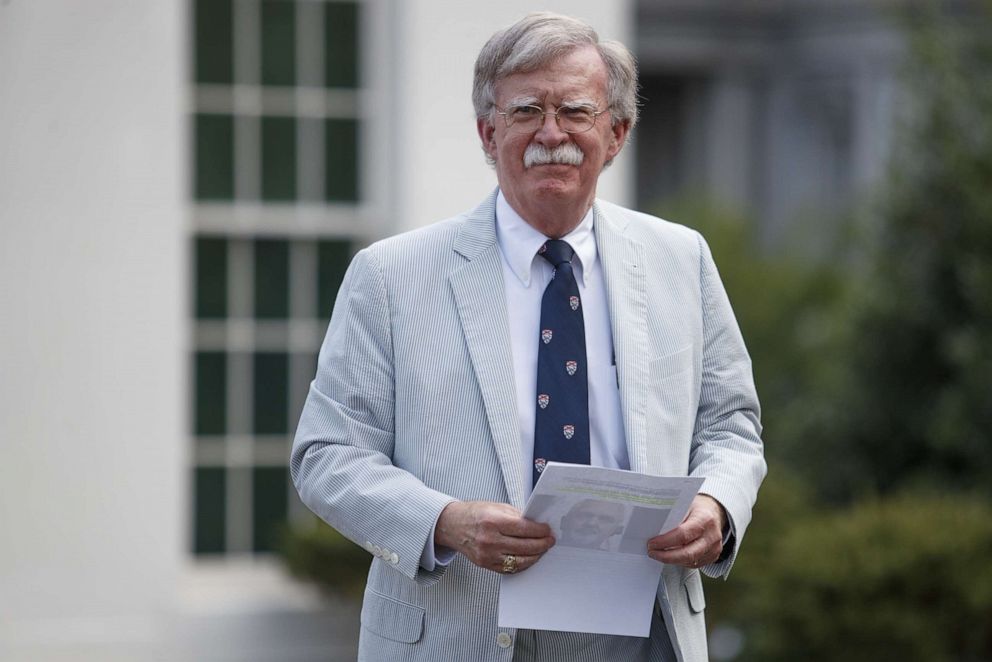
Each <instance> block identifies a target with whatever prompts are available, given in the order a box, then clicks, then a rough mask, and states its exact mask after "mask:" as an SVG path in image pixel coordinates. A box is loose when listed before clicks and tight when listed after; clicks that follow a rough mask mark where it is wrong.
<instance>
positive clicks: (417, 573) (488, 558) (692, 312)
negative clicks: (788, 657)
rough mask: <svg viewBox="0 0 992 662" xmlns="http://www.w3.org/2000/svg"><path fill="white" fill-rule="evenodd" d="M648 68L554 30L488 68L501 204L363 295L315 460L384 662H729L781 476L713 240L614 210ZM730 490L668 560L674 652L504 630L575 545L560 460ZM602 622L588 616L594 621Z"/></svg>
mask: <svg viewBox="0 0 992 662" xmlns="http://www.w3.org/2000/svg"><path fill="white" fill-rule="evenodd" d="M636 88H637V77H636V71H635V66H634V61H633V58H632V57H631V55H630V53H629V52H628V51H627V50H626V49H625V48H624V47H623V46H622V45H620V44H617V43H613V42H601V41H599V38H598V36H597V35H596V33H595V31H593V30H592V28H590V27H589V26H587V25H585V24H584V23H582V22H580V21H577V20H574V19H571V18H567V17H564V16H558V15H553V14H533V15H530V16H527V17H526V18H524V19H523V20H521V21H519V22H518V23H516V24H515V25H513V26H511V27H509V28H507V29H505V30H502V31H500V32H497V33H496V34H495V35H493V37H492V38H491V39H490V40H489V41H488V42H487V43H486V45H485V46H484V47H483V49H482V51H481V53H480V54H479V57H478V60H477V62H476V67H475V85H474V90H473V101H474V105H475V111H476V116H477V118H478V120H477V127H478V134H479V137H480V138H481V140H482V147H483V149H484V151H485V153H486V155H487V157H488V159H489V160H490V161H491V162H492V163H493V164H494V165H495V169H496V175H497V179H498V182H499V188H498V189H497V190H496V191H495V192H494V193H493V194H492V195H490V196H489V197H488V198H487V199H486V200H485V201H483V202H482V204H481V205H479V207H477V208H476V209H475V210H473V211H471V212H468V213H465V214H462V215H460V216H457V217H455V218H452V219H448V220H447V221H443V222H441V223H438V224H436V225H433V226H430V227H427V228H424V229H421V230H417V231H414V232H410V233H407V234H403V235H400V236H397V237H393V238H391V239H387V240H385V241H382V242H379V243H376V244H374V245H373V246H371V247H369V248H367V249H366V250H363V251H361V252H360V253H359V254H358V255H356V256H355V259H354V260H353V262H352V264H351V266H350V268H349V270H348V273H347V275H346V277H345V279H344V282H343V284H342V286H341V290H340V292H339V293H338V297H337V301H336V303H335V307H334V312H333V315H332V318H331V323H330V326H329V328H328V332H327V336H326V339H325V341H324V344H323V347H322V348H321V352H320V358H319V362H318V370H317V376H316V378H315V379H314V381H313V384H312V386H311V389H310V393H309V396H308V399H307V402H306V406H305V408H304V411H303V415H302V418H301V421H300V425H299V429H298V431H297V435H296V440H295V443H294V446H293V453H292V461H291V467H292V475H293V479H294V482H295V484H296V486H297V488H298V490H299V492H300V496H301V497H302V499H303V500H304V502H306V503H307V505H308V506H309V507H310V508H311V509H312V510H313V511H314V512H315V513H317V514H318V515H319V516H320V517H321V518H323V519H324V520H326V521H327V522H329V523H330V524H331V525H332V526H333V527H334V528H336V529H338V530H339V531H341V532H342V533H343V534H344V535H346V536H347V537H348V538H350V539H352V540H354V541H355V542H357V543H358V544H360V545H363V546H364V547H365V548H366V549H368V550H369V551H370V552H371V553H372V554H373V555H374V556H375V557H376V558H375V559H374V560H373V562H372V568H371V570H370V574H369V580H368V587H367V589H366V592H365V598H364V603H363V607H362V618H361V620H362V627H361V635H360V644H359V657H360V659H363V660H432V661H434V660H472V661H476V660H502V661H507V662H509V660H511V659H513V660H569V661H575V660H596V661H599V660H607V659H609V660H649V659H650V660H705V659H706V657H707V653H706V633H705V625H704V620H703V609H704V606H705V605H704V600H703V591H702V584H701V580H700V569H702V570H703V571H704V572H706V573H707V574H709V575H712V576H723V575H726V574H727V572H729V570H730V566H731V564H732V563H733V560H734V557H735V555H736V553H737V549H738V546H739V545H740V541H741V537H742V536H743V534H744V530H745V528H746V527H747V525H748V522H749V520H750V513H751V507H752V505H753V503H754V500H755V497H756V493H757V489H758V486H759V484H760V482H761V480H762V478H763V477H764V473H765V463H764V460H763V456H762V445H761V440H760V436H759V434H760V425H759V422H758V402H757V398H756V395H755V391H754V386H753V380H752V377H751V366H750V360H749V358H748V355H747V352H746V350H745V348H744V344H743V341H742V339H741V335H740V332H739V330H738V328H737V324H736V322H735V320H734V316H733V313H732V311H731V308H730V304H729V303H728V301H727V297H726V295H725V293H724V290H723V287H722V285H721V283H720V280H719V277H718V275H717V271H716V268H715V267H714V265H713V261H712V258H711V257H710V252H709V250H708V248H707V246H706V244H705V243H704V242H703V240H702V239H701V238H700V237H699V235H698V234H696V233H695V232H693V231H691V230H689V229H686V228H683V227H680V226H676V225H674V224H670V223H667V222H665V221H662V220H660V219H657V218H653V217H650V216H647V215H644V214H640V213H637V212H634V211H630V210H627V209H623V208H621V207H617V206H615V205H611V204H609V203H606V202H603V201H599V200H597V199H596V197H595V193H596V182H597V179H598V177H599V175H600V173H601V172H602V170H603V168H604V167H606V166H607V165H608V164H609V163H610V162H611V161H612V160H613V159H614V158H615V157H616V156H617V154H619V153H620V150H621V149H622V148H623V146H624V144H625V142H626V140H627V137H628V134H629V132H630V130H631V129H632V128H633V126H634V124H635V122H636V118H637V106H636ZM552 460H557V461H565V462H578V463H588V464H593V465H598V466H605V467H615V468H621V469H631V470H634V471H639V472H644V473H650V474H656V475H674V476H685V475H693V476H702V477H705V482H704V483H703V487H702V490H701V494H700V496H698V497H697V498H696V499H695V501H694V502H693V504H692V506H691V508H690V512H689V514H688V516H687V518H686V520H685V521H684V522H683V523H682V524H681V525H680V526H679V527H678V528H676V529H675V530H673V531H671V532H669V533H667V534H666V535H663V536H657V537H655V538H653V539H651V540H650V541H649V542H648V545H647V549H645V550H644V553H645V554H647V555H649V556H650V557H651V558H653V559H655V560H657V561H659V562H660V563H663V564H665V565H664V566H663V570H662V581H661V582H659V585H658V591H657V603H656V608H655V610H654V615H653V621H652V625H651V636H650V637H648V638H639V637H617V636H603V635H593V634H587V633H569V632H551V631H533V630H513V629H504V628H500V627H498V625H497V620H496V612H497V609H496V606H497V597H498V589H499V580H500V573H512V572H540V568H537V569H535V570H530V568H531V567H532V566H533V565H534V564H535V563H537V562H538V561H539V559H540V558H541V555H542V554H544V553H545V552H546V551H547V550H548V549H549V548H550V547H551V546H552V545H554V543H555V541H554V539H553V537H552V535H551V531H550V528H549V527H548V526H547V525H546V524H539V523H536V522H532V521H529V520H527V519H525V518H523V517H522V515H521V509H522V507H523V505H524V503H525V501H526V499H527V498H528V496H529V494H530V492H531V489H532V487H533V484H534V482H535V481H536V480H537V478H538V477H539V476H540V472H541V470H542V469H543V468H544V466H545V464H546V463H547V462H548V461H552ZM577 608H581V606H577Z"/></svg>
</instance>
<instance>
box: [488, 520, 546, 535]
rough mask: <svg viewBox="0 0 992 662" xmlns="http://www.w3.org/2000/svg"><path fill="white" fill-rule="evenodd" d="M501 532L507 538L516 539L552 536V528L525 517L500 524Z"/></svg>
mask: <svg viewBox="0 0 992 662" xmlns="http://www.w3.org/2000/svg"><path fill="white" fill-rule="evenodd" d="M499 531H500V533H502V534H503V535H505V536H510V537H514V538H548V537H550V536H551V527H550V526H548V525H547V524H544V523H541V522H535V521H533V520H529V519H527V518H525V517H523V516H520V517H517V518H515V519H508V520H506V521H504V522H502V523H500V527H499Z"/></svg>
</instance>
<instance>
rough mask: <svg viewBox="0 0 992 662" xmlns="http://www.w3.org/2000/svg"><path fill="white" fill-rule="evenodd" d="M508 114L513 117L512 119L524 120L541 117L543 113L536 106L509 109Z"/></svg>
mask: <svg viewBox="0 0 992 662" xmlns="http://www.w3.org/2000/svg"><path fill="white" fill-rule="evenodd" d="M510 113H511V114H512V115H513V117H514V119H520V120H525V119H530V118H531V117H537V116H539V115H542V114H543V113H544V111H542V110H541V109H540V108H538V107H537V106H517V107H515V108H513V109H511V110H510Z"/></svg>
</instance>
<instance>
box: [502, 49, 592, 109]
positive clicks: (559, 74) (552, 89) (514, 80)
mask: <svg viewBox="0 0 992 662" xmlns="http://www.w3.org/2000/svg"><path fill="white" fill-rule="evenodd" d="M606 82H607V70H606V63H605V62H603V58H602V57H601V56H600V54H599V51H597V50H596V48H595V47H594V46H584V47H582V48H577V49H575V50H572V51H569V52H568V53H566V54H565V55H562V56H561V57H558V58H556V59H554V60H552V61H550V62H548V63H547V64H545V65H544V66H542V67H540V68H538V69H535V70H534V71H528V72H524V73H516V74H511V75H509V76H507V77H505V78H503V79H501V80H500V81H498V82H497V83H496V100H497V102H498V103H500V102H505V101H507V100H510V99H516V98H521V97H534V98H536V99H538V100H541V101H543V100H545V99H547V98H549V97H550V98H551V99H552V100H561V99H575V98H584V99H593V100H596V101H605V99H606Z"/></svg>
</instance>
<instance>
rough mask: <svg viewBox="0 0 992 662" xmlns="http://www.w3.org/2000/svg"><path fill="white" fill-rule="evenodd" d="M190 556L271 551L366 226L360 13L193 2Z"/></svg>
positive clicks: (252, 0)
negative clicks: (303, 416)
mask: <svg viewBox="0 0 992 662" xmlns="http://www.w3.org/2000/svg"><path fill="white" fill-rule="evenodd" d="M192 1H193V11H192V12H191V16H192V22H193V25H192V26H191V29H192V33H193V35H194V37H193V39H192V45H193V49H194V54H193V66H192V72H191V76H192V78H193V81H192V84H193V99H194V107H193V109H192V111H191V129H192V130H191V136H192V140H193V145H192V150H191V151H192V155H193V163H192V164H191V165H192V172H193V182H192V187H191V191H192V194H193V196H194V200H193V202H194V205H193V228H194V231H193V236H192V238H191V241H192V246H193V260H192V268H193V274H192V279H191V285H192V299H193V302H192V303H193V305H192V311H191V316H192V330H193V345H192V346H193V349H192V356H191V361H190V364H191V371H192V380H191V384H192V386H193V389H192V390H193V392H192V393H191V396H190V407H191V416H190V418H191V426H190V427H191V436H192V443H193V450H194V452H193V466H192V467H191V471H192V482H191V484H192V489H193V508H192V513H191V517H192V519H193V521H192V525H191V530H192V537H193V551H194V552H195V553H197V554H238V553H246V552H247V553H257V552H268V551H271V550H272V549H273V548H274V544H275V538H274V536H275V533H276V531H277V529H278V527H279V526H280V525H281V524H283V523H284V522H285V521H286V519H287V517H292V516H294V514H299V513H302V512H304V508H303V506H302V505H301V504H300V503H299V500H298V499H297V498H296V497H295V494H294V493H293V488H292V485H291V482H290V480H289V473H288V467H287V462H288V459H289V451H290V447H291V445H292V438H293V433H294V431H295V427H296V422H297V420H298V417H299V414H300V410H301V408H302V405H303V401H304V399H305V397H306V393H307V389H308V387H309V382H310V380H311V379H312V378H313V373H314V369H315V366H316V351H317V349H318V348H319V346H320V342H321V340H322V338H323V335H324V331H325V328H326V325H327V320H328V318H329V317H330V312H331V309H332V307H333V304H334V297H335V294H336V292H337V289H338V287H339V286H340V284H341V279H342V277H343V275H344V271H345V269H346V267H347V264H348V261H349V259H350V257H351V255H352V253H353V251H354V247H355V245H356V244H357V243H359V242H360V240H361V237H363V236H364V234H363V232H362V227H361V219H362V214H361V211H360V208H361V204H362V193H361V188H362V182H361V176H360V165H361V164H360V162H359V160H360V156H361V144H360V138H361V135H360V134H361V125H362V123H361V118H360V117H359V115H358V101H357V99H358V93H359V91H360V82H361V81H360V75H359V72H360V66H359V65H360V57H359V56H360V42H361V39H360V27H361V19H362V4H363V3H362V2H323V1H320V0H192Z"/></svg>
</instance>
